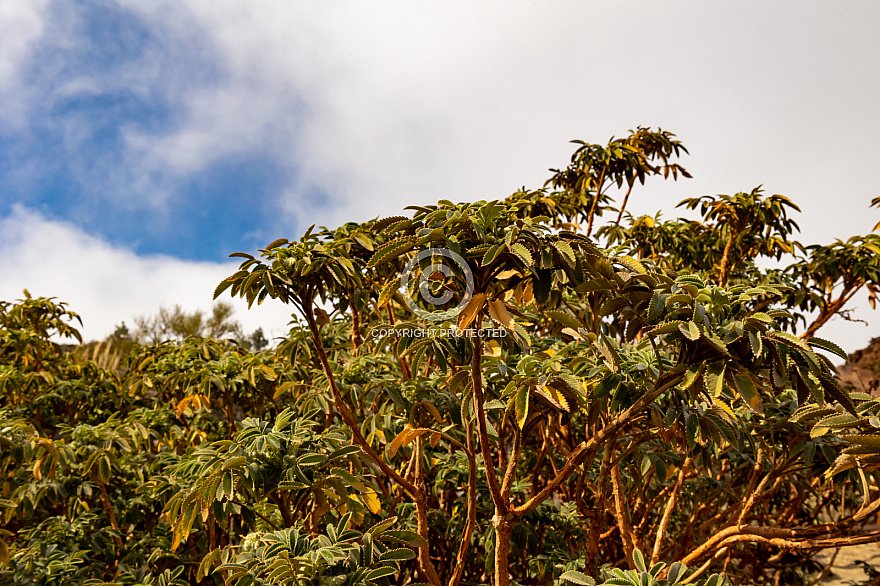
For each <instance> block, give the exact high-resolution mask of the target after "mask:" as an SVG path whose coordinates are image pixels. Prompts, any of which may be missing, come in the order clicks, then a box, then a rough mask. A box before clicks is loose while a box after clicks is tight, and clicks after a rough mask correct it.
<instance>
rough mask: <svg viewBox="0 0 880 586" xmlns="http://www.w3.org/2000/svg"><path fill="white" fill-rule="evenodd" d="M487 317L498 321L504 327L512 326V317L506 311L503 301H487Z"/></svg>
mask: <svg viewBox="0 0 880 586" xmlns="http://www.w3.org/2000/svg"><path fill="white" fill-rule="evenodd" d="M489 317H490V318H492V319H493V320H494V321H496V322H498V323H499V324H501V325H502V326H504V327H505V328H512V327H513V318H512V317H511V316H510V313H509V312H508V311H507V306H506V305H505V304H504V302H503V301H499V300H497V299H496V300H494V301H490V302H489Z"/></svg>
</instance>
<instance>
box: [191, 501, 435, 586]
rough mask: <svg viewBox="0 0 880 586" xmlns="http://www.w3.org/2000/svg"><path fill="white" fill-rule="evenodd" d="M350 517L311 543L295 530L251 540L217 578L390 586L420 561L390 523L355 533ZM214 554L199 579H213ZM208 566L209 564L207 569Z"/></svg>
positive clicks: (406, 536)
mask: <svg viewBox="0 0 880 586" xmlns="http://www.w3.org/2000/svg"><path fill="white" fill-rule="evenodd" d="M351 520H352V516H351V513H346V514H345V515H343V516H342V517H341V518H340V519H339V521H338V522H337V523H335V524H329V525H327V526H326V533H324V534H322V535H318V536H317V537H310V536H308V535H303V534H302V533H300V531H299V528H297V527H293V528H289V529H283V530H279V531H274V532H269V533H262V534H257V535H254V536H253V537H254V538H253V539H251V535H249V536H246V537H245V540H244V542H243V543H245V542H246V543H247V546H246V547H242V548H241V549H240V551H239V552H237V554H235V555H233V556H231V557H230V559H229V561H227V562H225V563H223V564H221V565H220V566H219V567H217V568H216V569H215V570H214V572H223V573H224V574H225V583H226V584H236V585H238V584H242V585H245V584H252V583H255V582H257V581H259V582H258V583H264V584H315V583H334V584H345V585H350V586H358V585H376V586H389V585H390V584H392V583H393V582H392V578H393V577H394V576H396V575H397V573H398V572H399V570H400V563H401V562H404V561H407V560H411V559H413V558H415V557H416V554H415V552H413V550H412V549H411V548H412V547H417V546H419V545H421V544H422V540H421V538H420V537H419V536H418V535H417V534H415V533H412V532H410V531H396V530H392V529H391V527H392V526H393V525H394V523H395V521H396V520H397V519H396V517H390V518H388V519H385V520H384V521H381V522H380V523H378V524H376V525H374V526H373V527H371V528H370V529H368V530H367V531H365V532H363V533H362V532H360V531H357V530H355V529H353V528H352V527H351ZM219 557H220V556H219V553H218V552H214V553H212V554H210V555H209V556H207V557H206V558H205V561H203V562H202V566H201V567H200V568H199V577H202V576H204V575H208V574H210V573H211V570H210V566H209V565H208V564H210V561H211V560H213V559H215V558H219ZM206 562H207V563H206Z"/></svg>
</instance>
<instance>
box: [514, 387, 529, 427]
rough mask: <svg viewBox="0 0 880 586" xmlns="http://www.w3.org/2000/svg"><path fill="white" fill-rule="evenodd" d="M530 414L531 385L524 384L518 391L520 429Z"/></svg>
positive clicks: (517, 415) (517, 417)
mask: <svg viewBox="0 0 880 586" xmlns="http://www.w3.org/2000/svg"><path fill="white" fill-rule="evenodd" d="M528 416H529V386H528V385H523V386H521V387H520V388H519V389H517V391H516V424H517V425H518V426H519V428H520V429H522V428H523V425H525V424H526V419H527V418H528Z"/></svg>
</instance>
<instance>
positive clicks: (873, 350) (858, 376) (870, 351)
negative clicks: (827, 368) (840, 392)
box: [838, 338, 880, 396]
mask: <svg viewBox="0 0 880 586" xmlns="http://www.w3.org/2000/svg"><path fill="white" fill-rule="evenodd" d="M838 370H839V371H840V379H841V380H842V381H843V382H844V383H845V384H850V385H852V386H853V388H854V389H855V390H856V391H861V392H864V393H870V394H872V395H875V396H878V395H880V338H874V339H873V340H871V343H870V344H868V346H867V347H866V348H862V349H861V350H856V351H855V352H853V353H852V354H850V355H849V357H848V359H847V361H846V364H844V365H843V366H841V367H839V369H838Z"/></svg>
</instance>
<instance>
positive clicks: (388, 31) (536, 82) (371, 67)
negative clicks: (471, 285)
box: [121, 0, 880, 241]
mask: <svg viewBox="0 0 880 586" xmlns="http://www.w3.org/2000/svg"><path fill="white" fill-rule="evenodd" d="M121 2H122V3H123V4H124V5H125V6H127V7H129V8H130V9H132V10H134V11H135V12H137V13H138V14H140V15H141V17H142V18H143V19H144V20H145V22H148V23H150V25H151V26H152V27H153V29H154V30H159V31H163V34H165V35H171V34H172V32H170V31H173V32H174V34H183V32H182V30H183V28H182V27H180V26H179V25H178V24H177V23H179V22H186V23H188V24H191V25H193V26H195V27H197V28H198V29H199V30H200V31H201V33H202V34H204V38H205V39H206V40H207V41H208V42H209V43H211V45H212V46H211V50H212V51H213V52H214V53H213V55H214V58H215V59H216V62H217V63H218V64H219V66H220V68H221V69H222V71H223V74H222V76H221V78H219V79H217V80H215V82H214V83H211V84H201V85H199V84H195V85H187V86H186V87H181V88H178V89H177V90H176V93H177V94H179V97H180V101H179V105H181V106H182V108H183V111H184V112H185V114H184V115H183V117H182V123H181V125H180V126H178V127H176V128H175V129H174V130H173V131H170V132H168V133H165V134H145V133H141V134H138V133H132V135H131V136H130V146H131V147H132V153H133V156H132V162H134V163H136V164H135V165H133V167H134V168H135V169H141V171H140V172H141V173H142V175H144V176H149V175H150V173H151V172H154V171H155V170H156V169H161V170H162V172H163V173H168V172H169V170H172V171H173V172H176V173H178V174H179V176H186V174H187V173H191V172H195V171H198V170H200V169H203V168H205V167H206V166H208V165H210V164H211V163H212V162H214V161H216V160H217V159H218V158H221V157H224V156H228V155H229V154H230V153H241V152H250V151H253V150H255V149H262V148H266V147H267V145H268V149H267V150H268V152H272V153H273V154H274V156H276V157H278V159H279V160H280V161H281V162H282V164H285V163H286V164H289V165H290V167H291V168H293V169H295V170H296V179H295V184H294V185H292V186H291V187H290V189H288V190H286V191H284V192H283V194H279V198H280V199H284V200H286V201H282V203H281V204H280V205H279V209H282V210H297V211H298V212H299V213H298V214H297V216H298V219H300V220H301V223H302V225H303V226H304V225H307V224H310V223H312V221H315V222H318V223H319V224H320V223H327V224H334V223H340V222H342V221H345V220H348V219H352V218H361V219H365V218H367V217H370V216H373V215H379V214H391V213H396V212H398V210H399V209H400V208H401V207H402V206H404V205H406V204H408V203H412V202H413V201H418V202H432V201H436V200H437V199H439V198H448V199H452V200H468V199H470V200H472V199H478V198H497V197H503V196H505V195H507V194H509V193H510V192H512V191H513V190H515V189H516V188H517V187H519V186H521V185H526V186H529V187H537V186H540V185H541V184H542V182H543V180H544V179H546V177H547V176H548V172H547V168H548V167H551V166H559V165H564V164H565V162H566V161H567V158H568V155H569V154H570V152H571V147H570V146H569V145H568V140H569V139H572V138H584V139H586V140H590V141H596V142H601V141H604V140H606V139H607V138H608V137H609V136H610V135H611V134H618V135H619V134H621V133H623V132H625V131H626V129H627V128H632V127H634V126H636V125H638V124H651V125H655V126H656V125H662V126H663V127H665V128H668V129H670V130H673V131H675V132H677V133H678V134H679V135H680V137H681V138H682V139H683V140H684V141H685V144H687V145H688V146H689V147H690V148H691V152H692V153H693V156H692V157H690V158H689V159H687V160H686V161H685V163H686V165H687V166H688V167H689V168H690V169H691V170H692V171H693V173H694V175H695V179H694V180H693V181H691V182H689V183H687V184H685V185H682V184H679V185H676V186H674V187H673V186H660V187H657V186H656V184H655V186H654V193H653V194H652V196H651V197H650V198H649V197H648V194H649V193H650V192H649V191H645V192H644V195H645V197H644V198H642V197H641V195H642V194H635V196H634V201H633V206H634V207H633V209H634V210H635V211H651V212H653V211H655V210H656V209H658V208H665V209H667V210H669V209H670V208H671V207H672V206H673V205H674V204H675V203H677V202H678V201H679V200H680V199H681V198H683V197H686V196H690V195H697V194H700V193H717V192H732V191H738V190H748V189H751V188H752V187H754V186H756V185H757V184H759V183H764V184H765V185H766V186H767V189H768V190H770V191H773V192H782V193H785V194H788V195H790V196H792V197H793V198H795V199H796V200H797V201H799V202H802V203H803V204H804V208H805V211H806V212H808V213H809V215H808V216H807V217H805V218H804V221H803V223H804V227H805V229H806V230H807V233H808V237H809V238H808V239H813V240H820V241H821V240H824V241H827V240H829V239H831V238H832V237H834V236H838V235H840V236H848V235H849V234H850V233H851V232H859V231H865V230H867V229H869V228H870V226H872V225H873V223H870V224H868V223H866V222H861V221H860V220H861V216H862V210H863V209H864V208H865V206H866V204H867V202H868V201H869V199H870V197H871V196H872V195H873V187H872V184H871V179H870V177H869V176H868V174H867V173H866V172H865V169H867V168H869V167H868V166H867V165H870V164H871V162H872V161H874V160H876V158H877V156H878V155H880V152H878V148H880V147H878V146H877V144H876V142H875V141H874V140H873V138H872V137H873V136H874V135H875V133H876V130H877V129H878V127H880V113H878V111H877V109H876V107H875V104H876V103H877V101H878V98H880V75H878V73H877V72H876V71H875V70H874V69H872V68H869V67H868V68H866V67H864V64H866V63H870V62H872V61H873V60H876V59H878V58H880V41H878V37H877V36H876V35H874V34H873V31H872V30H871V26H872V25H871V23H872V22H874V21H875V18H874V17H876V16H877V6H876V5H872V4H869V3H852V4H847V5H846V6H843V7H841V6H832V5H827V4H821V3H818V4H816V5H815V6H813V8H815V10H806V9H805V10H801V11H794V12H792V11H790V10H788V9H787V8H786V7H785V6H783V5H771V6H769V7H768V6H766V5H764V4H762V3H756V2H755V3H745V4H738V5H737V6H720V5H713V6H712V7H707V6H705V5H702V4H696V3H656V4H651V5H648V6H645V5H644V4H638V5H634V4H627V3H624V4H622V5H621V4H615V5H613V6H612V5H608V4H603V3H595V2H594V3H589V2H581V3H561V4H555V5H553V6H546V5H544V6H534V5H532V4H530V3H525V2H503V3H502V2H487V3H480V4H477V5H474V4H471V3H467V4H465V3H456V2H446V3H418V4H412V3H400V2H372V3H357V2H342V3H332V4H328V3H323V4H314V3H303V4H299V3H290V2H285V1H283V0H271V1H268V0H267V1H266V2H262V3H260V4H258V5H255V4H253V3H250V2H243V1H240V0H210V1H208V0H186V1H183V2H166V3H157V2H155V1H154V0H150V1H148V2H147V1H143V0H121ZM316 188H317V189H318V190H320V191H321V192H324V193H327V194H328V195H329V197H330V199H331V201H330V202H329V205H323V204H325V203H327V202H320V203H321V204H322V205H318V204H316V202H315V201H313V199H312V194H313V193H314V192H315V189H316ZM829 194H834V197H836V198H837V199H838V200H839V201H843V202H845V205H838V206H836V207H835V209H834V210H832V213H831V214H830V217H829V216H828V215H824V216H823V214H825V213H826V212H827V210H826V206H827V202H828V199H829V197H830V195H829ZM672 213H674V212H670V214H672ZM304 217H305V219H304ZM301 227H302V226H301Z"/></svg>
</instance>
